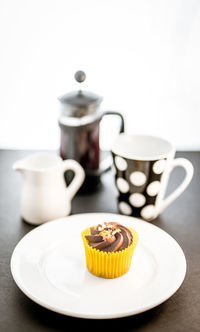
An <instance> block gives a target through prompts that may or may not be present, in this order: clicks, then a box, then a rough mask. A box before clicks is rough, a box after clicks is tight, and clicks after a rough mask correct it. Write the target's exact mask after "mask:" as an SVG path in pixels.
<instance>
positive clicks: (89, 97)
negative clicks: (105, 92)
mask: <svg viewBox="0 0 200 332" xmlns="http://www.w3.org/2000/svg"><path fill="white" fill-rule="evenodd" d="M74 78H75V80H76V81H77V82H79V83H82V82H84V81H85V79H86V74H85V73H84V72H83V71H81V70H80V71H77V72H76V73H75V75H74ZM58 100H59V101H60V102H61V104H62V106H63V109H64V110H65V115H66V116H71V117H78V118H80V117H83V116H85V115H89V114H92V113H94V112H95V111H96V109H97V108H98V106H99V105H100V103H101V102H102V100H103V98H102V97H100V96H98V95H97V94H95V93H93V92H90V91H83V90H77V91H71V92H68V93H66V94H64V95H63V96H60V97H59V98H58Z"/></svg>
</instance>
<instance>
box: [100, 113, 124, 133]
mask: <svg viewBox="0 0 200 332" xmlns="http://www.w3.org/2000/svg"><path fill="white" fill-rule="evenodd" d="M105 115H117V116H119V117H120V120H121V123H120V129H119V132H120V133H123V132H124V127H125V125H124V118H123V116H122V114H121V113H119V112H116V111H105V112H104V113H103V114H102V117H101V119H102V118H103V117H104V116H105Z"/></svg>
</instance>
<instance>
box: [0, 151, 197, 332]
mask: <svg viewBox="0 0 200 332" xmlns="http://www.w3.org/2000/svg"><path fill="white" fill-rule="evenodd" d="M29 153H30V151H11V150H1V151H0V331H1V332H2V331H20V332H21V331H29V332H31V331H34V332H36V331H72V330H73V331H76V330H78V329H79V328H81V329H83V330H84V329H87V331H90V330H93V331H110V330H113V331H148V332H151V331H153V332H156V331H159V332H160V331H167V332H171V331H200V181H199V180H200V167H199V161H200V152H179V153H177V156H178V157H180V156H181V157H186V158H188V159H190V160H191V161H192V163H193V165H194V169H195V171H194V177H193V180H192V182H191V184H190V185H189V187H188V188H187V190H186V191H185V192H184V193H183V194H182V195H181V196H180V197H179V198H178V199H177V200H176V201H175V202H174V203H173V204H172V205H171V206H170V207H168V208H167V209H166V210H165V211H164V213H163V214H162V215H161V216H159V217H158V218H157V219H156V220H154V221H153V222H152V223H153V224H155V225H157V226H159V227H161V228H162V229H164V230H165V231H167V232H168V233H169V234H170V235H172V236H173V237H174V238H175V239H176V240H177V241H178V243H179V244H180V246H181V247H182V249H183V251H184V253H185V256H186V260H187V274H186V278H185V280H184V282H183V284H182V286H181V287H180V289H179V290H178V291H177V292H176V293H175V294H174V295H173V296H172V297H171V298H170V299H169V300H167V301H166V302H164V303H163V304H161V305H159V306H158V307H156V308H154V309H151V310H149V311H147V312H144V313H142V314H139V315H136V316H130V317H126V318H119V319H112V320H95V321H94V320H87V319H78V318H73V317H68V316H62V315H59V314H57V313H54V312H51V311H49V310H47V309H45V308H43V307H41V306H39V305H37V304H36V303H34V302H32V301H31V300H30V299H29V298H27V297H26V296H25V295H24V294H23V293H22V292H21V291H20V290H19V289H18V287H17V286H16V285H15V282H14V281H13V279H12V276H11V272H10V258H11V254H12V251H13V249H14V247H15V246H16V244H17V243H18V241H19V240H20V239H21V238H22V237H23V236H24V235H25V234H26V233H27V232H29V231H30V230H32V229H33V228H34V227H33V226H31V225H29V224H27V223H25V222H23V221H22V220H21V218H20V209H19V200H20V191H21V185H22V179H21V176H20V175H19V174H17V173H15V172H14V171H12V164H13V163H14V161H16V160H17V159H19V158H21V157H23V156H25V155H27V154H29ZM183 177H184V171H183V169H181V168H176V169H175V170H174V171H173V173H172V175H171V179H170V182H169V192H170V191H171V190H173V189H174V188H175V187H176V186H177V185H178V184H179V183H180V182H181V180H182V179H183ZM113 189H114V181H113V174H112V171H109V172H107V173H106V174H104V175H103V176H102V183H101V185H100V187H99V188H98V190H97V191H96V192H94V193H90V194H84V195H83V194H79V195H77V196H76V197H75V198H74V200H73V203H72V214H75V213H84V212H111V213H117V204H116V200H115V194H114V190H113Z"/></svg>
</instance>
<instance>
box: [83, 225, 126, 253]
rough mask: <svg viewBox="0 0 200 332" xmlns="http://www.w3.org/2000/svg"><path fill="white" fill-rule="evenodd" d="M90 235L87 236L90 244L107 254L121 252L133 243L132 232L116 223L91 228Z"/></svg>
mask: <svg viewBox="0 0 200 332" xmlns="http://www.w3.org/2000/svg"><path fill="white" fill-rule="evenodd" d="M90 233H91V234H90V235H85V237H86V239H87V240H88V244H89V245H90V246H91V247H93V248H96V249H99V250H101V251H105V252H113V251H120V250H123V249H125V248H127V247H128V246H129V245H130V244H131V243H132V234H131V231H130V230H129V229H128V228H126V227H125V226H122V225H120V224H118V223H116V222H109V223H104V224H103V225H100V224H99V225H97V226H93V227H90Z"/></svg>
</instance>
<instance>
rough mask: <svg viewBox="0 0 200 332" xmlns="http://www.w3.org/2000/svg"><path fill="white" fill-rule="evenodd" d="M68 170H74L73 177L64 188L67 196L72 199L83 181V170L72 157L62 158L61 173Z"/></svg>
mask: <svg viewBox="0 0 200 332" xmlns="http://www.w3.org/2000/svg"><path fill="white" fill-rule="evenodd" d="M69 170H72V171H73V172H74V177H73V179H72V181H71V183H70V184H69V186H68V187H67V188H66V190H67V196H68V198H70V200H72V198H73V197H74V196H75V194H76V193H77V191H78V190H79V188H80V187H81V185H82V184H83V182H84V179H85V172H84V170H83V168H82V167H81V165H80V164H79V163H78V162H77V161H75V160H72V159H66V160H63V173H64V172H66V171H69Z"/></svg>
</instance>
